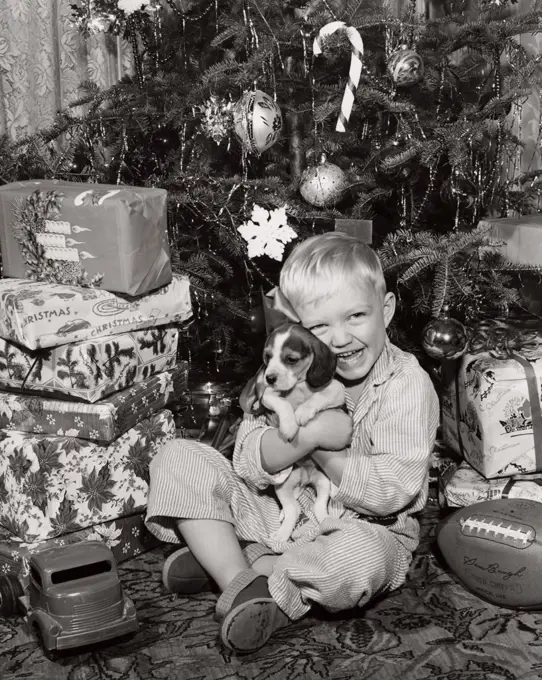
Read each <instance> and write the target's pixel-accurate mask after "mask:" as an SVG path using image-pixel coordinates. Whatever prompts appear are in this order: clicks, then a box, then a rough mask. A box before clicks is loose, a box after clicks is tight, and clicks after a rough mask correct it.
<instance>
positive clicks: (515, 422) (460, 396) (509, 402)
mask: <svg viewBox="0 0 542 680" xmlns="http://www.w3.org/2000/svg"><path fill="white" fill-rule="evenodd" d="M469 336H470V337H469V344H468V353H467V354H465V355H464V356H463V357H461V359H460V360H458V361H457V362H448V363H445V364H444V365H443V369H442V376H443V391H442V426H443V436H444V439H445V441H446V443H447V444H448V446H449V447H450V448H451V449H452V450H453V451H455V452H456V453H458V454H460V455H461V456H462V457H463V458H464V459H465V460H466V461H467V462H468V463H470V465H471V466H472V467H473V468H474V469H475V470H476V471H477V472H478V473H479V474H481V475H482V476H483V477H485V478H486V479H493V478H497V477H512V476H515V475H517V474H526V473H532V472H536V471H542V409H541V405H540V401H541V395H540V384H541V381H542V328H541V326H540V320H539V319H532V320H517V321H514V320H510V319H508V320H499V319H497V320H490V321H488V320H486V321H483V322H481V323H480V324H478V325H477V326H476V327H474V328H473V329H471V330H470V333H469Z"/></svg>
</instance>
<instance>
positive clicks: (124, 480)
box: [0, 409, 175, 543]
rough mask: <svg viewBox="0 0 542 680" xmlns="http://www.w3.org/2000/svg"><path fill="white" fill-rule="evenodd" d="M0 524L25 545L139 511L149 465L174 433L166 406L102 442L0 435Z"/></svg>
mask: <svg viewBox="0 0 542 680" xmlns="http://www.w3.org/2000/svg"><path fill="white" fill-rule="evenodd" d="M1 436H2V440H1V441H0V526H3V527H5V528H6V529H8V530H9V531H10V532H11V533H13V534H15V535H16V536H17V537H19V538H21V539H23V540H24V541H26V542H29V543H33V542H36V541H42V540H45V539H47V538H55V537H57V536H62V535H64V534H69V533H72V532H74V531H78V530H80V529H85V528H86V527H91V526H94V525H96V524H102V523H103V522H107V521H109V520H114V519H118V518H120V517H127V516H129V515H133V514H135V513H137V512H140V511H142V510H143V509H144V508H145V507H146V503H147V491H148V484H149V464H150V462H151V460H152V458H153V457H154V455H155V454H156V452H157V451H158V450H159V449H160V447H162V446H163V445H164V444H165V443H166V442H167V441H169V440H170V439H173V437H174V436H175V421H174V419H173V415H172V414H171V412H170V411H169V410H167V409H164V410H162V411H159V412H158V413H156V414H154V415H152V416H151V417H150V418H147V419H145V420H143V421H141V422H140V423H139V424H138V425H136V426H135V427H133V428H131V429H130V430H128V432H126V433H125V434H123V435H122V436H121V437H119V438H118V439H116V440H115V441H114V442H112V443H111V444H109V445H108V446H100V445H99V444H96V443H94V442H91V441H88V440H86V439H77V438H75V437H59V436H53V435H32V434H27V433H24V432H6V431H3V432H2V433H1Z"/></svg>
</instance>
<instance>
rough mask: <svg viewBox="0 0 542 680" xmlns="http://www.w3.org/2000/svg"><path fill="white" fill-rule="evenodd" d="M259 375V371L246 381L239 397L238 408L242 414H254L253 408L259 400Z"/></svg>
mask: <svg viewBox="0 0 542 680" xmlns="http://www.w3.org/2000/svg"><path fill="white" fill-rule="evenodd" d="M260 373H261V369H260V371H258V373H257V374H256V375H254V376H253V377H252V378H251V379H250V380H249V381H248V383H247V384H246V385H245V387H244V388H243V391H242V392H241V395H240V396H239V406H240V407H241V409H242V410H243V413H254V407H255V405H256V404H257V402H258V401H259V398H260V395H259V394H258V378H259V375H260ZM256 408H257V407H256Z"/></svg>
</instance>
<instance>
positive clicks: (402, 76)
mask: <svg viewBox="0 0 542 680" xmlns="http://www.w3.org/2000/svg"><path fill="white" fill-rule="evenodd" d="M423 71H424V67H423V60H422V58H421V57H420V55H419V54H418V53H417V52H415V51H414V50H411V49H409V48H408V47H401V48H400V49H398V50H396V51H395V52H394V53H393V54H392V55H391V57H390V59H389V61H388V75H389V76H390V78H391V79H392V81H393V82H394V83H395V85H397V87H409V86H410V85H416V83H419V82H420V80H421V79H422V78H423Z"/></svg>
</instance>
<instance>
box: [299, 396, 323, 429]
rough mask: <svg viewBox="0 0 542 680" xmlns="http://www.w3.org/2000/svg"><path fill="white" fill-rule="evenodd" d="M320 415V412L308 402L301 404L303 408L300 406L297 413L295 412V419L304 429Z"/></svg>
mask: <svg viewBox="0 0 542 680" xmlns="http://www.w3.org/2000/svg"><path fill="white" fill-rule="evenodd" d="M317 413H318V410H317V409H316V408H314V406H311V405H310V404H308V403H307V402H305V403H304V404H301V406H298V407H297V409H296V411H295V419H296V420H297V423H298V425H300V426H301V427H303V425H306V424H307V423H308V422H310V421H311V420H312V419H313V418H314V417H315V416H316V414H317Z"/></svg>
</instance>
